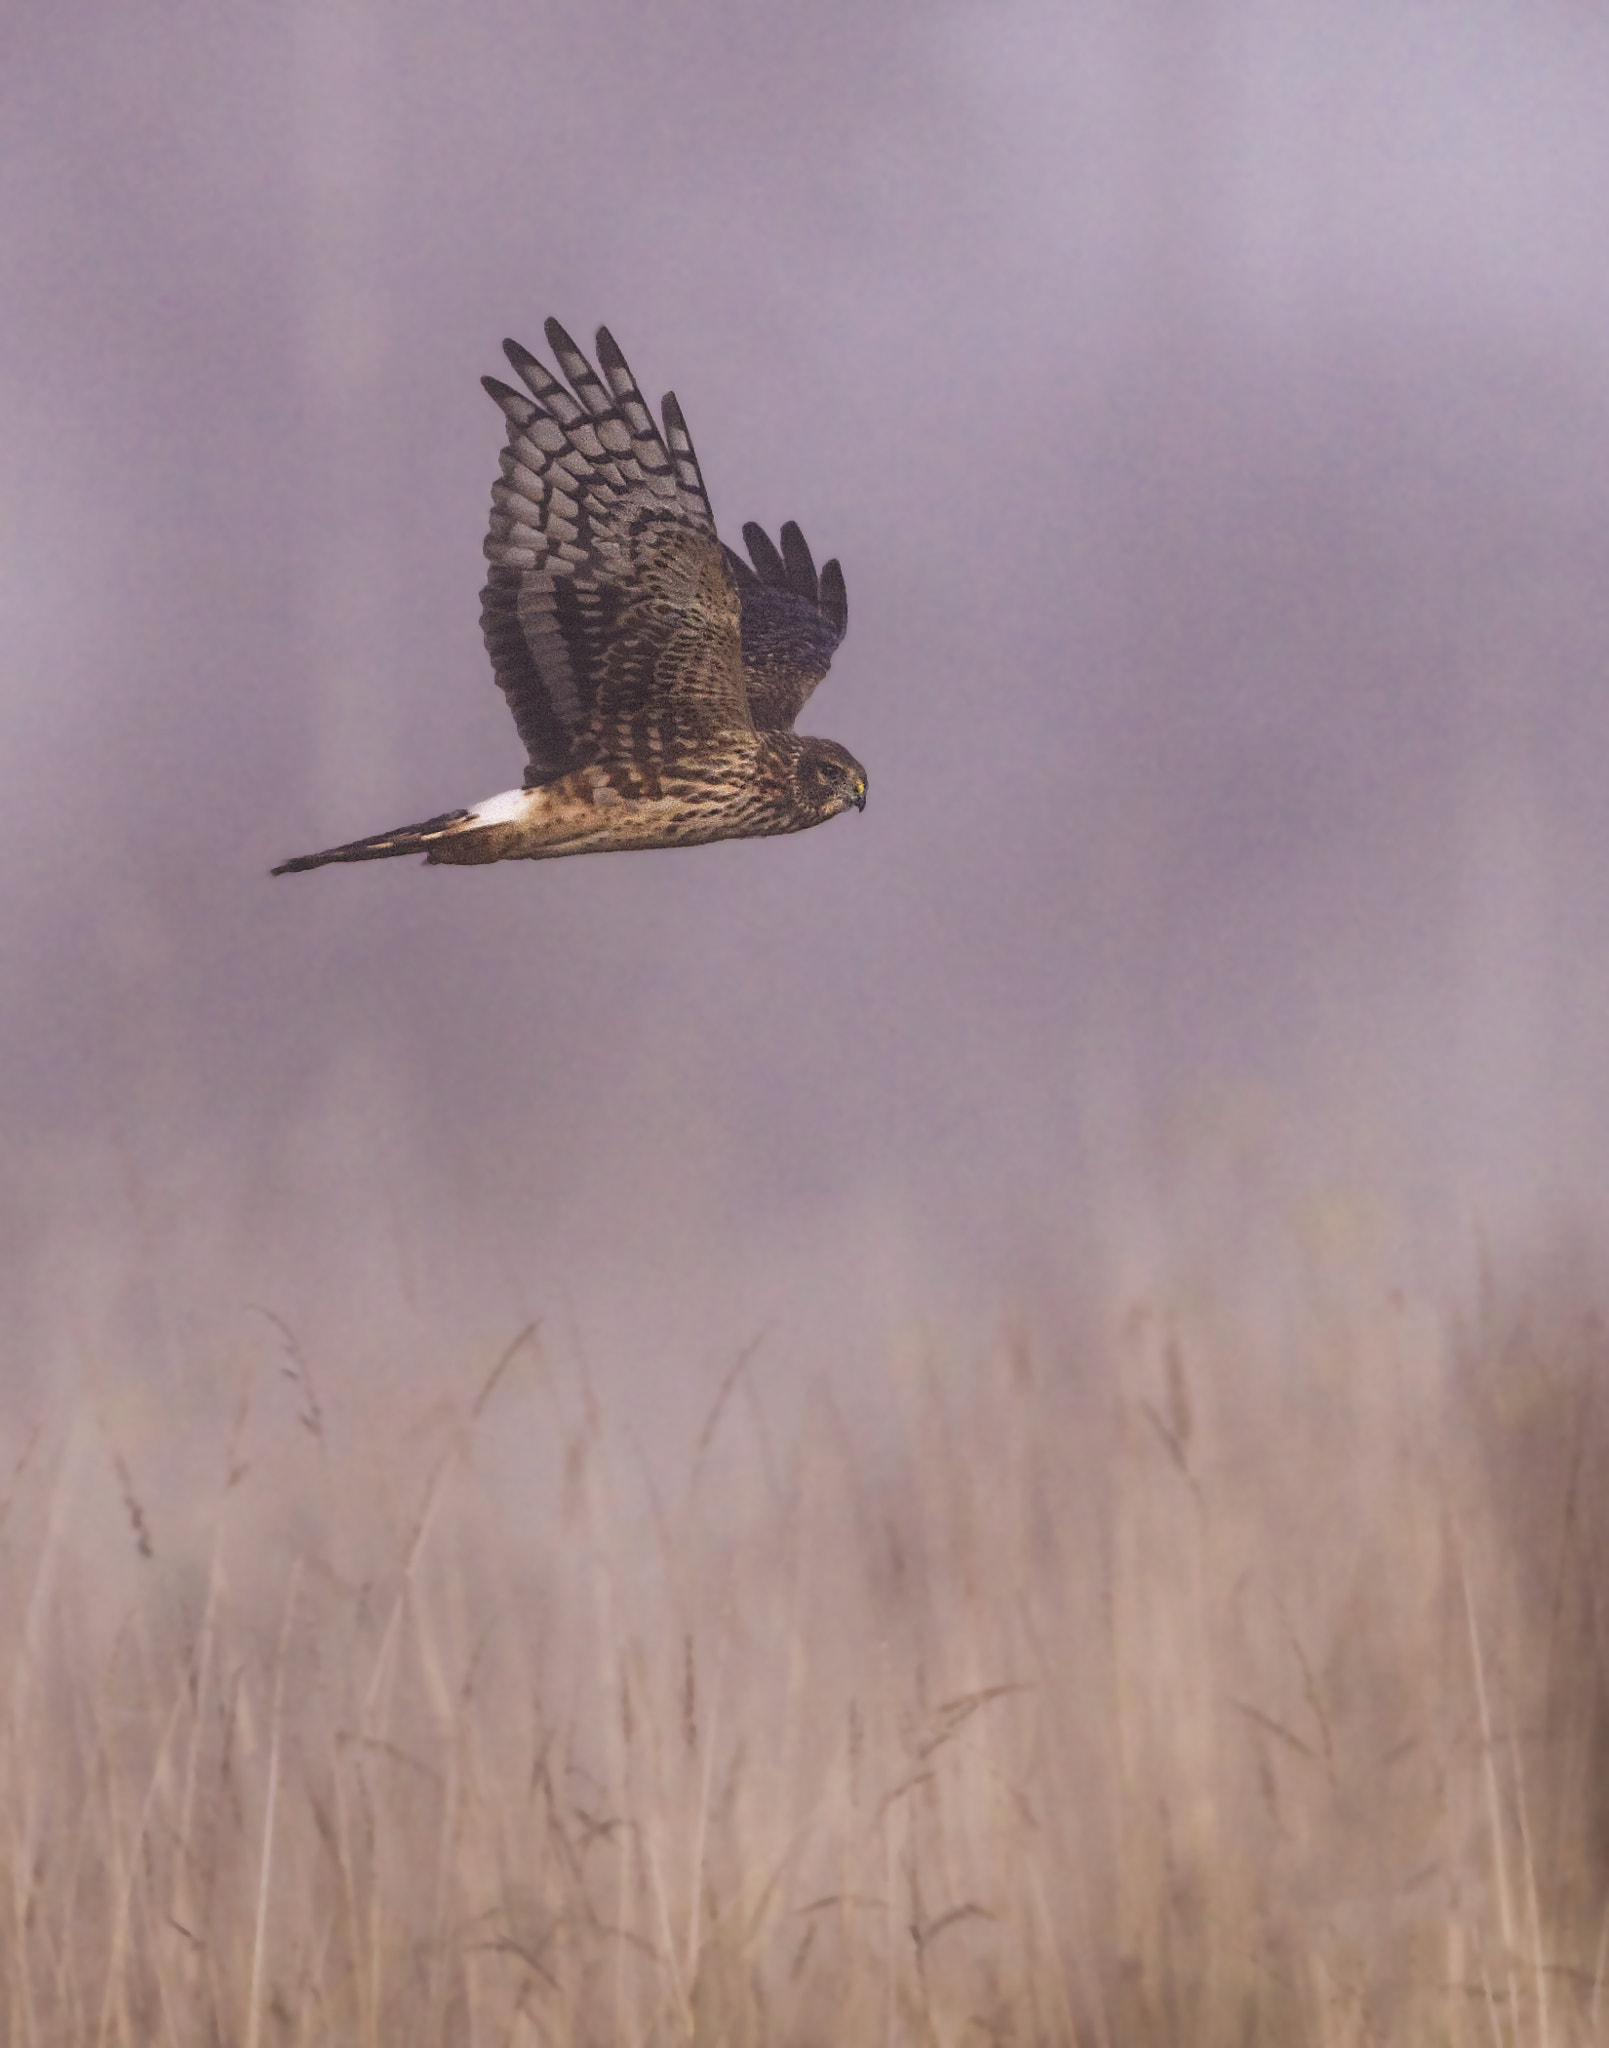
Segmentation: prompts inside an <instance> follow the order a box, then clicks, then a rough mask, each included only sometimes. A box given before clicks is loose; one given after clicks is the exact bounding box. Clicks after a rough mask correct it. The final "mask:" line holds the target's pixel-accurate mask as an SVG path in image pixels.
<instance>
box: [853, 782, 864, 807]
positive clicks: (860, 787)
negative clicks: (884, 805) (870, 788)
mask: <svg viewBox="0 0 1609 2048" xmlns="http://www.w3.org/2000/svg"><path fill="white" fill-rule="evenodd" d="M865 808H866V785H865V783H864V782H861V783H857V784H856V786H855V809H856V810H857V811H863V810H865Z"/></svg>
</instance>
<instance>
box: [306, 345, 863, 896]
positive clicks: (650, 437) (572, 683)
mask: <svg viewBox="0 0 1609 2048" xmlns="http://www.w3.org/2000/svg"><path fill="white" fill-rule="evenodd" d="M545 332H546V334H547V340H548V346H549V348H550V349H551V350H552V352H553V355H554V358H555V359H556V361H557V363H558V366H559V370H560V372H561V373H562V377H563V379H564V381H563V382H561V381H560V379H559V377H556V376H554V375H553V374H552V373H551V372H550V371H549V370H548V369H547V368H546V367H545V365H544V364H543V363H542V362H541V361H539V360H538V358H537V357H535V356H533V355H532V354H531V353H530V351H529V350H528V349H525V348H522V347H521V346H520V344H519V343H518V342H516V341H505V342H504V344H503V349H504V353H505V354H506V355H507V357H508V359H509V361H510V363H511V364H512V365H513V367H514V370H515V372H516V373H517V374H518V376H519V379H520V381H521V383H522V384H523V385H524V387H525V389H524V390H523V391H516V390H514V389H512V388H511V387H510V386H509V385H507V384H504V383H501V382H499V380H498V379H497V378H495V377H485V378H483V379H482V380H481V381H482V383H483V384H484V385H485V388H486V390H487V391H488V392H489V393H490V395H491V396H492V398H494V399H495V400H496V402H497V404H498V405H499V406H500V407H501V408H502V411H503V414H504V417H505V419H506V421H507V425H508V444H507V446H506V447H505V448H504V449H503V451H502V456H501V464H502V476H501V478H500V479H499V481H498V482H496V483H495V484H493V486H492V516H491V526H490V531H489V532H488V534H487V536H486V543H485V550H486V557H487V560H488V561H489V562H490V564H491V568H490V571H489V573H488V576H487V579H486V587H485V589H484V590H483V591H482V592H481V627H482V630H483V632H484V634H485V639H486V649H487V652H488V653H489V654H490V656H491V659H492V667H493V669H494V670H495V672H496V675H497V681H498V685H499V687H500V688H501V690H502V692H503V695H504V696H505V697H506V698H507V699H508V706H509V709H510V711H512V712H513V714H514V723H515V725H516V727H517V728H518V730H519V735H520V739H521V740H522V741H523V743H524V746H525V751H526V757H527V765H526V769H525V780H524V783H523V785H522V786H521V787H520V788H519V789H513V790H507V791H505V792H504V793H503V794H502V795H501V796H494V797H488V798H487V799H486V800H485V801H484V802H482V803H478V804H475V805H473V806H471V807H470V808H468V809H464V810H454V811H444V812H443V813H442V814H441V815H440V816H439V817H435V818H427V819H425V821H424V822H423V823H422V824H419V825H404V826H401V827H399V828H397V829H396V830H395V831H391V832H379V833H376V834H374V835H373V836H372V837H370V838H367V839H354V840H350V841H349V842H348V843H347V844H346V845H344V846H332V847H329V848H327V849H326V850H325V851H324V852H323V853H307V854H302V855H300V856H299V857H298V858H297V859H295V860H288V861H285V862H283V863H282V865H280V866H279V867H277V868H275V869H274V873H275V874H276V875H284V874H294V873H298V872H300V871H301V870H302V869H304V868H317V867H324V866H326V865H327V864H329V863H331V862H335V861H362V860H390V859H393V858H395V857H396V856H398V855H400V854H409V853H422V854H423V855H424V856H425V858H426V860H427V861H432V862H437V863H447V864H452V865H459V866H478V865H482V864H484V863H486V862H488V861H496V860H552V859H554V858H556V857H558V856H560V855H563V854H572V853H605V852H611V851H618V850H625V849H631V848H639V847H656V846H696V845H699V844H701V843H703V842H705V841H708V840H712V839H746V838H761V837H766V836H768V835H771V834H774V833H781V832H802V831H804V830H805V829H806V828H807V827H808V826H811V825H820V824H822V823H824V822H825V820H827V819H828V818H831V817H835V816H836V815H837V814H838V813H839V812H840V811H844V810H847V809H849V808H850V806H851V805H852V806H853V807H854V808H855V809H856V810H863V809H864V808H865V804H866V771H865V769H864V768H862V767H861V765H860V763H859V762H858V761H857V760H856V759H855V758H854V756H853V755H852V754H850V753H848V752H847V751H846V750H845V749H844V748H843V747H841V746H839V745H838V744H837V743H836V742H835V741H833V740H821V739H807V738H805V737H803V736H802V735H801V734H799V733H796V732H795V731H794V729H793V727H794V721H795V720H796V719H797V717H798V716H799V713H800V711H801V710H802V709H803V707H804V704H805V701H806V699H807V698H808V697H809V695H810V693H811V691H812V690H814V688H815V687H816V685H817V684H818V683H819V682H820V681H821V679H822V677H823V676H824V675H825V674H826V673H827V668H828V664H829V663H830V662H831V660H832V657H833V654H834V653H835V652H836V650H837V647H838V644H839V642H840V641H841V640H842V639H843V637H844V630H845V627H846V625H847V624H848V618H849V608H848V600H847V598H846V596H845V592H844V578H843V572H842V570H841V569H840V568H839V566H838V564H837V562H836V561H832V562H828V563H826V564H825V566H824V567H823V568H822V570H821V572H820V574H819V575H818V574H817V572H816V566H815V562H814V560H813V559H812V556H811V553H810V549H809V547H808V546H807V545H806V543H805V538H804V535H803V534H802V533H801V532H800V531H799V528H798V527H797V526H796V525H794V524H793V522H792V521H791V520H790V521H789V522H788V524H787V525H785V526H784V527H783V528H782V533H781V542H782V544H781V547H780V548H778V547H777V545H776V544H775V543H774V542H773V541H772V540H771V538H770V536H769V535H768V534H767V533H766V532H765V530H764V529H763V528H762V527H760V526H757V525H754V524H752V523H751V524H749V525H747V526H745V527H744V529H743V539H744V543H745V545H746V546H747V548H748V560H747V561H745V560H744V559H743V557H742V556H741V555H738V554H737V553H735V552H734V551H733V550H732V549H731V548H729V547H725V546H723V545H722V543H721V541H720V540H719V538H718V537H717V535H716V531H715V519H714V515H713V513H712V512H711V510H710V501H709V495H708V493H707V492H706V490H705V488H704V479H703V476H702V474H701V473H700V471H699V466H698V457H697V456H696V455H695V454H694V452H693V443H692V440H691V437H690V436H689V434H688V431H687V423H686V421H685V420H684V419H683V418H682V411H681V407H680V406H679V405H678V404H677V403H676V397H675V394H674V392H667V393H666V395H665V397H664V399H663V401H662V402H661V406H660V413H661V418H662V419H663V422H664V431H663V433H661V431H660V428H659V426H658V425H657V424H656V423H655V420H654V417H653V414H652V413H651V412H650V411H649V409H648V407H647V405H646V404H645V403H644V402H643V397H642V393H641V392H640V391H639V390H638V388H637V385H636V381H635V379H634V378H633V377H632V374H631V371H630V369H629V368H628V367H627V364H626V359H625V357H624V356H623V355H622V354H621V352H620V350H619V348H618V347H617V346H616V344H615V341H614V337H613V336H612V335H611V334H610V332H609V330H608V329H607V328H606V327H601V328H599V330H598V337H597V357H598V364H597V368H596V369H595V368H594V367H593V365H592V364H591V363H590V362H589V361H588V360H587V358H586V356H585V355H584V354H583V353H582V352H581V350H580V349H579V348H578V347H577V346H576V344H575V343H574V342H573V341H572V340H571V339H570V337H569V335H568V334H567V333H566V332H565V331H564V329H563V328H562V327H561V326H560V325H559V323H558V322H557V321H556V320H549V321H548V323H547V326H546V329H545ZM600 372H601V375H600Z"/></svg>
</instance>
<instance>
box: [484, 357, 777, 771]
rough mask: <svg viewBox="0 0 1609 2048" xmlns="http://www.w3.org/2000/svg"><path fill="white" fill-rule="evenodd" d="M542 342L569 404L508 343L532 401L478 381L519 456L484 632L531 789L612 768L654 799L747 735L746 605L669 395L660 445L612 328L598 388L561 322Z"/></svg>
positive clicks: (503, 513) (533, 362) (508, 488)
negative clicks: (691, 764)
mask: <svg viewBox="0 0 1609 2048" xmlns="http://www.w3.org/2000/svg"><path fill="white" fill-rule="evenodd" d="M546 334H547V340H548V345H549V347H550V348H551V349H552V351H553V354H554V357H555V359H556V360H557V362H558V365H559V368H560V370H561V371H562V372H563V375H564V377H565V378H566V379H567V380H568V386H569V388H568V389H567V388H566V386H565V385H564V384H562V383H560V382H559V380H558V379H557V378H556V377H554V376H553V375H552V373H551V372H550V371H549V370H548V369H547V368H546V366H545V365H544V364H543V363H542V362H541V361H540V360H539V359H538V358H537V357H535V356H533V355H532V354H531V352H530V351H529V350H528V349H525V348H523V347H521V346H520V344H519V343H517V342H513V341H510V342H506V343H505V344H504V350H505V353H506V354H507V356H508V359H509V362H510V363H511V364H512V365H513V368H514V370H515V372H516V374H517V375H518V376H519V378H520V381H521V382H522V383H523V384H524V385H525V387H526V391H527V392H529V394H530V395H529V397H527V396H526V395H525V393H522V392H518V391H515V390H513V389H512V388H511V387H510V386H508V385H506V384H503V383H501V382H500V381H499V380H498V379H497V378H495V377H487V378H484V379H483V380H482V381H483V383H484V384H485V387H486V389H487V391H488V392H489V393H490V395H491V396H492V398H493V399H495V400H496V402H497V404H498V405H499V406H500V407H501V408H502V411H503V414H504V417H505V419H506V421H507V423H508V443H507V446H506V447H505V448H504V450H503V453H502V457H501V464H502V477H501V479H500V480H499V481H498V482H497V483H495V484H494V485H493V486H492V501H493V502H492V514H491V520H490V526H489V530H488V533H487V537H486V556H487V560H488V561H489V562H490V564H491V568H490V571H489V573H488V576H487V582H486V587H485V589H484V590H483V591H482V592H481V607H482V608H481V626H482V630H483V632H484V634H485V639H486V647H487V651H488V653H489V654H490V655H491V658H492V666H493V668H494V670H495V672H496V675H497V680H498V684H499V686H500V688H501V689H502V691H503V694H504V696H505V697H506V698H507V700H508V704H509V708H510V710H511V711H512V712H513V714H514V722H515V724H516V726H517V727H518V729H519V733H520V737H521V739H522V740H523V741H524V743H525V747H526V751H527V755H528V758H529V766H528V767H527V770H526V782H527V785H528V786H535V785H536V784H539V783H542V782H547V781H551V780H552V779H553V778H554V777H556V776H559V775H563V774H565V773H567V772H568V771H570V770H571V769H574V768H578V767H582V766H584V765H588V764H593V763H602V764H604V765H606V766H607V767H608V768H609V769H610V770H611V772H612V773H613V774H616V775H618V776H619V777H621V778H622V779H623V781H624V784H625V787H626V788H627V789H629V790H630V791H632V792H633V793H638V792H640V793H651V792H652V791H653V790H655V789H656V788H657V785H658V777H659V774H660V771H661V770H662V769H663V768H664V767H665V766H666V765H667V764H669V763H673V762H675V761H677V760H679V759H683V758H686V757H687V756H689V755H690V754H692V753H694V752H696V750H697V748H698V746H699V743H700V741H701V739H702V738H703V736H704V735H707V734H708V733H711V732H714V731H719V730H727V731H730V730H733V729H741V728H744V727H748V726H750V725H751V723H752V721H751V717H750V712H749V705H748V699H747V696H746V694H745V691H744V686H743V673H742V643H741V628H740V623H739V610H738V602H737V591H736V589H735V587H734V585H733V582H732V578H731V575H730V573H729V571H728V569H727V567H726V564H725V562H724V559H723V557H722V553H721V549H720V544H719V542H718V540H717V539H716V535H715V521H714V518H713V517H712V515H711V512H710V504H709V497H708V494H707V492H706V491H705V489H704V480H703V477H702V475H701V474H700V471H699V467H698V457H697V455H696V454H695V453H694V450H693V443H692V439H691V437H690V436H689V434H688V432H687V425H686V422H685V420H684V419H683V418H682V414H681V408H680V407H679V406H678V405H677V404H676V401H675V399H674V397H667V398H666V400H665V402H664V408H663V412H664V425H665V432H664V435H663V436H662V435H661V433H660V431H659V428H658V427H657V426H656V425H655V422H654V418H653V415H652V414H651V413H650V412H649V410H648V407H647V405H646V404H645V403H644V401H643V397H642V393H641V392H640V391H639V389H638V388H637V385H636V382H635V380H634V379H633V377H632V374H631V371H630V369H629V368H628V366H627V364H626V359H625V357H624V356H623V355H622V354H621V352H620V350H619V348H618V347H617V345H616V343H615V341H614V338H613V337H612V336H611V335H610V333H609V331H608V329H607V328H601V329H600V330H599V332H598V361H599V364H600V365H601V367H602V372H603V374H602V376H600V375H599V373H598V370H596V369H594V367H593V365H592V364H591V363H590V362H589V361H588V360H587V358H586V356H585V355H584V354H583V353H582V351H581V350H580V349H579V348H578V347H577V346H576V344H575V343H574V342H573V341H572V340H571V338H570V336H569V335H568V334H567V333H566V332H565V330H564V329H563V328H562V327H561V326H560V325H559V323H558V322H557V321H556V320H550V321H549V322H548V323H547V327H546Z"/></svg>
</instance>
